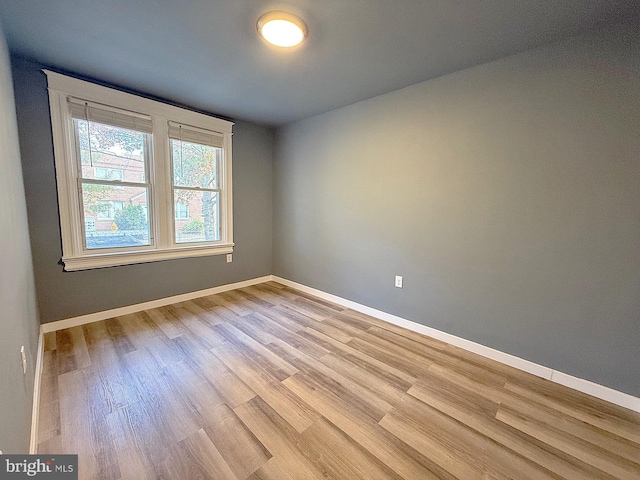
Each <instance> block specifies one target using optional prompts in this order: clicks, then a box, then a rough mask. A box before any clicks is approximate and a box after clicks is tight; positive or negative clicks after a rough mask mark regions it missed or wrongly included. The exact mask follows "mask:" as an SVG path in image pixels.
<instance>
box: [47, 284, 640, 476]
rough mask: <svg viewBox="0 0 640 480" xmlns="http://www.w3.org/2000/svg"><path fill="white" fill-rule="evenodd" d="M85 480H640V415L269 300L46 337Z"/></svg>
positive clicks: (244, 294)
mask: <svg viewBox="0 0 640 480" xmlns="http://www.w3.org/2000/svg"><path fill="white" fill-rule="evenodd" d="M42 367H43V371H42V377H41V392H40V405H39V417H40V422H39V429H38V451H39V452H40V453H47V454H56V453H77V454H79V461H80V475H79V478H80V479H82V480H108V479H113V480H129V479H130V480H141V479H159V478H162V479H172V480H173V479H175V480H191V479H197V478H200V479H208V478H212V479H216V480H218V479H227V478H229V479H238V480H266V479H268V480H283V479H284V480H286V479H292V480H301V479H302V480H306V479H313V480H316V479H333V480H343V479H346V478H349V479H351V478H353V479H394V480H396V479H400V478H403V479H410V480H414V479H451V480H453V479H458V480H466V479H475V478H478V479H480V478H482V479H506V478H510V479H536V480H538V479H542V480H543V479H567V480H615V479H618V480H640V433H639V432H640V414H639V413H636V412H632V411H629V410H627V409H624V408H622V407H619V406H616V405H612V404H609V403H607V402H605V401H603V400H600V399H597V398H594V397H590V396H588V395H584V394H582V393H580V392H577V391H575V390H571V389H569V388H567V387H563V386H561V385H557V384H554V383H552V382H550V381H548V380H545V379H542V378H538V377H534V376H532V375H529V374H527V373H525V372H522V371H519V370H516V369H514V368H512V367H508V366H506V365H502V364H499V363H496V362H494V361H492V360H490V359H487V358H484V357H479V356H477V355H475V354H473V353H471V352H467V351H464V350H461V349H460V348H458V347H454V346H453V345H448V344H446V343H444V342H441V341H439V340H435V339H432V338H428V337H425V336H423V335H421V334H418V333H416V332H412V331H408V330H405V329H403V328H401V327H399V326H397V325H392V324H389V323H386V322H384V321H382V320H379V319H376V318H373V317H370V316H368V315H365V314H363V313H360V312H356V311H353V310H349V309H345V308H343V307H341V306H339V305H334V304H332V303H331V302H327V301H326V300H324V299H319V298H317V297H314V296H313V295H309V294H306V293H302V292H298V291H297V290H295V289H292V288H289V287H285V286H284V285H280V284H278V283H275V282H266V283H264V284H259V285H253V286H251V287H246V288H242V289H238V290H236V291H229V292H224V293H221V294H217V295H209V296H206V297H201V298H196V299H193V300H189V301H185V302H179V303H176V304H173V305H168V306H164V307H159V308H155V309H150V310H146V311H142V312H138V313H133V314H129V315H123V316H119V317H115V318H109V319H107V320H104V321H100V322H95V323H91V324H87V325H83V326H80V327H73V328H69V329H63V330H60V331H57V332H53V333H48V334H45V335H44V355H43V364H42Z"/></svg>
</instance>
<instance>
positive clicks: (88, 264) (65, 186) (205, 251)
mask: <svg viewBox="0 0 640 480" xmlns="http://www.w3.org/2000/svg"><path fill="white" fill-rule="evenodd" d="M43 71H44V73H45V74H46V75H47V83H48V90H49V108H50V112H51V128H52V133H53V151H54V157H55V164H56V181H57V186H58V205H59V212H60V230H61V234H62V262H63V263H64V269H65V270H66V271H74V270H86V269H92V268H102V267H112V266H117V265H130V264H135V263H146V262H155V261H161V260H169V259H176V258H188V257H200V256H206V255H223V254H227V253H232V252H233V245H234V244H233V204H232V200H233V192H232V181H231V178H232V177H231V166H232V161H231V136H232V127H233V123H232V122H229V121H227V120H222V119H219V118H215V117H210V116H207V115H204V114H201V113H197V112H193V111H190V110H186V109H184V108H179V107H175V106H173V105H168V104H165V103H160V102H157V101H154V100H150V99H147V98H143V97H138V96H136V95H132V94H129V93H124V92H121V91H119V90H114V89H112V88H107V87H103V86H101V85H96V84H93V83H90V82H86V81H83V80H79V79H76V78H72V77H68V76H66V75H61V74H59V73H56V72H51V71H49V70H43ZM68 97H73V98H82V99H83V100H86V101H89V102H95V103H98V104H103V105H108V106H111V107H115V108H120V109H123V110H126V111H133V112H138V113H143V114H145V115H149V116H150V117H151V119H152V123H153V140H152V145H153V152H152V155H153V162H154V167H153V168H151V169H150V172H149V176H150V183H151V191H150V197H151V200H150V201H151V202H152V203H153V204H154V206H155V209H154V219H150V228H151V229H152V231H151V235H152V236H153V237H154V242H153V245H152V246H150V247H149V246H147V247H136V248H131V249H129V250H127V251H113V249H111V250H110V251H108V252H106V251H91V250H85V249H84V247H83V244H82V238H83V228H84V225H83V224H82V223H83V222H82V218H81V215H80V214H79V213H78V212H79V210H80V207H79V194H78V190H77V183H76V182H77V180H76V178H77V176H76V173H77V172H76V169H77V168H76V166H75V161H74V154H73V151H72V150H73V149H74V148H75V139H74V129H73V121H72V119H71V115H70V113H69V106H68V102H67V98H68ZM170 121H171V122H177V123H182V124H186V125H193V126H195V127H198V128H202V129H204V130H210V131H214V132H217V133H220V134H222V136H223V147H222V148H223V155H224V159H223V161H222V162H221V163H222V165H221V172H220V177H219V178H220V182H221V185H220V188H221V189H222V192H221V195H220V205H219V208H220V212H221V214H222V219H221V240H220V241H218V242H215V243H209V244H176V243H175V241H174V238H173V220H174V218H173V217H174V215H173V205H172V202H173V195H172V185H171V171H170V167H171V160H170V156H169V153H170V152H169V137H168V124H169V122H170Z"/></svg>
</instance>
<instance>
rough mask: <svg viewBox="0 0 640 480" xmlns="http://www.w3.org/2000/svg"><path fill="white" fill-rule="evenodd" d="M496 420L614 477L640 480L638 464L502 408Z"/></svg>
mask: <svg viewBox="0 0 640 480" xmlns="http://www.w3.org/2000/svg"><path fill="white" fill-rule="evenodd" d="M496 418H497V419H498V420H500V421H501V422H504V423H506V424H508V425H511V426H512V427H514V428H517V429H518V430H520V431H522V432H525V433H527V434H529V435H531V436H532V437H535V438H537V439H538V440H540V441H542V442H545V443H547V444H549V445H551V446H554V447H556V448H558V449H561V450H563V451H565V452H567V453H568V454H569V455H572V456H574V457H576V458H578V459H580V460H582V461H583V462H585V463H588V464H589V465H593V466H594V467H596V468H598V469H600V470H602V471H603V472H606V473H608V474H611V475H613V476H615V477H617V478H628V479H640V465H638V464H637V463H632V462H630V461H628V460H626V459H623V458H622V457H618V456H616V455H613V454H611V453H608V452H606V451H605V450H604V449H603V448H601V447H599V446H596V445H592V444H589V443H588V442H586V441H585V440H583V439H581V438H578V437H574V436H572V435H568V434H565V433H564V432H562V431H560V430H558V429H556V428H554V427H553V426H551V425H547V424H543V423H540V422H538V421H536V420H534V419H532V418H530V417H527V416H525V415H522V414H520V413H518V412H516V411H515V410H512V409H510V408H508V407H505V406H502V407H500V409H499V410H498V413H497V415H496Z"/></svg>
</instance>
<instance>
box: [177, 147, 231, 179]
mask: <svg viewBox="0 0 640 480" xmlns="http://www.w3.org/2000/svg"><path fill="white" fill-rule="evenodd" d="M221 151H222V150H221V149H220V148H217V147H211V146H209V145H200V144H198V143H189V142H181V141H180V140H171V154H172V159H173V183H174V185H176V186H182V187H202V188H214V189H215V188H218V186H217V173H218V172H217V163H218V158H219V156H220V152H221Z"/></svg>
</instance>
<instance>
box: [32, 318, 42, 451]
mask: <svg viewBox="0 0 640 480" xmlns="http://www.w3.org/2000/svg"><path fill="white" fill-rule="evenodd" d="M43 361H44V335H43V333H42V329H41V330H40V334H39V335H38V353H37V355H36V365H35V372H34V375H35V376H34V379H33V404H32V406H31V438H30V440H29V453H30V454H35V453H37V450H38V424H39V419H40V386H41V385H42V363H43Z"/></svg>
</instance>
